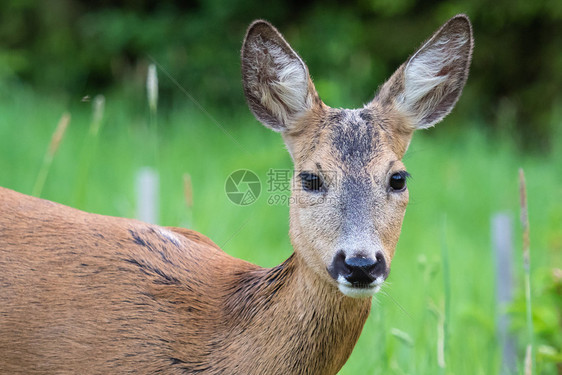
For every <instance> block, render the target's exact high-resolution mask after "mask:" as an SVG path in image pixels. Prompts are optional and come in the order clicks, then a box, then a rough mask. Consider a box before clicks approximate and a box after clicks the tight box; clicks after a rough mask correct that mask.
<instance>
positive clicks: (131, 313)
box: [0, 188, 370, 374]
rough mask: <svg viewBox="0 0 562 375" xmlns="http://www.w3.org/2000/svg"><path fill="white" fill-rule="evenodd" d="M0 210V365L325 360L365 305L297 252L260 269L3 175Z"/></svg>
mask: <svg viewBox="0 0 562 375" xmlns="http://www.w3.org/2000/svg"><path fill="white" fill-rule="evenodd" d="M0 210H1V212H2V217H1V219H0V238H1V239H2V245H1V246H0V252H1V253H0V254H1V255H0V267H1V269H2V273H1V274H0V285H1V289H2V303H1V304H0V317H1V319H0V333H2V335H1V336H0V370H1V371H2V372H3V373H17V372H25V373H33V372H34V371H35V372H49V373H55V372H56V373H76V371H78V370H79V372H80V373H85V372H89V371H92V372H96V373H123V372H125V371H133V372H135V373H156V372H157V371H162V370H165V371H168V372H169V373H179V374H184V373H198V372H202V373H208V374H219V373H224V374H236V373H239V374H253V373H255V374H262V373H263V374H265V373H271V370H269V371H268V369H275V371H274V372H276V371H277V370H278V371H279V373H301V372H299V370H298V367H299V366H302V365H303V364H306V365H307V366H306V368H307V369H309V370H310V369H316V370H317V371H314V372H316V373H335V371H337V369H339V367H341V366H342V365H343V363H344V362H345V359H347V356H349V354H350V352H351V348H352V347H353V344H354V342H355V341H354V340H357V338H358V336H359V333H360V331H361V328H362V326H363V322H364V320H365V319H366V318H367V314H368V311H369V307H370V303H369V302H368V300H357V299H350V298H347V297H345V296H343V295H337V294H335V293H332V292H331V291H328V290H324V291H323V290H322V289H323V288H322V287H321V286H316V285H314V284H315V281H314V279H312V278H311V277H310V276H309V275H308V276H307V275H306V272H305V273H303V272H302V270H303V267H299V265H298V262H299V260H298V259H297V258H296V257H295V256H293V257H291V258H290V259H289V260H287V261H286V262H285V263H283V264H281V265H280V266H278V267H275V268H273V269H263V268H259V267H257V266H254V265H252V264H249V263H247V262H244V261H242V260H239V259H236V258H233V257H230V256H229V255H227V254H226V253H224V252H222V251H221V250H220V249H218V247H217V246H216V245H215V244H213V243H212V242H211V241H210V240H209V239H207V238H206V237H204V236H202V235H200V234H198V233H195V232H192V231H189V230H185V229H177V228H161V227H158V226H154V225H149V224H144V223H142V222H138V221H135V220H127V219H121V218H114V217H107V216H101V215H94V214H89V213H85V212H81V211H78V210H75V209H72V208H69V207H65V206H62V205H59V204H55V203H52V202H48V201H44V200H41V199H37V198H32V197H28V196H25V195H22V194H19V193H16V192H13V191H10V190H7V189H3V188H0ZM14 234H17V235H14ZM15 258H17V261H16V260H15ZM209 265H212V266H209ZM304 270H306V268H304ZM295 283H301V287H294V286H293V284H295ZM324 289H327V288H324ZM326 301H330V303H326ZM349 315H351V316H349ZM323 318H324V319H323ZM350 318H351V319H350ZM272 322H279V323H282V325H284V326H285V327H284V328H282V327H280V326H279V325H278V324H276V325H273V324H272ZM280 330H281V331H282V330H287V332H291V331H296V332H298V334H297V333H295V334H294V335H279V332H280ZM350 331H354V332H355V334H354V335H349V332H350ZM332 332H333V333H339V335H332ZM317 335H326V336H327V337H325V338H324V339H323V340H320V341H318V340H317ZM350 336H351V337H350ZM6 338H10V341H7V340H6ZM268 348H269V349H268ZM342 349H344V350H342ZM318 350H321V351H322V353H323V354H322V355H321V356H317V355H314V354H313V353H316V352H317V351H318ZM28 366H29V367H28Z"/></svg>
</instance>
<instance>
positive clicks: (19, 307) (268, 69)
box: [0, 16, 472, 375]
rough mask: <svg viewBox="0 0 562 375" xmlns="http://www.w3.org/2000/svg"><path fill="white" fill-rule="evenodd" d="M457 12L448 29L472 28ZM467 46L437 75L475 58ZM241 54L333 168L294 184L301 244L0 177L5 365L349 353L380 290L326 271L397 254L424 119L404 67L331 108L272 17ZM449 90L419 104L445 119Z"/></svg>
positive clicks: (267, 110)
mask: <svg viewBox="0 0 562 375" xmlns="http://www.w3.org/2000/svg"><path fill="white" fill-rule="evenodd" d="M459 18H460V19H461V20H460V21H459V20H458V19H459ZM462 20H466V22H468V20H467V19H466V18H465V17H463V16H459V17H456V18H454V19H453V21H449V23H448V24H446V25H445V26H444V27H443V28H442V29H440V30H439V31H438V33H442V34H443V35H448V34H447V33H453V32H460V33H467V29H466V27H464V28H463V27H462V23H463V22H464V21H462ZM447 25H453V26H451V27H448V26H447ZM459 25H461V26H459ZM459 27H460V29H461V30H460V31H457V28H459ZM468 30H469V31H470V29H468ZM436 35H437V34H436ZM439 35H441V34H439ZM471 45H472V41H471V39H470V46H469V47H470V48H471ZM429 47H430V48H431V47H432V46H431V44H430V45H429ZM424 48H425V47H424ZM469 62H470V59H469V58H468V60H462V61H460V62H458V63H459V64H461V65H462V66H459V67H454V69H452V68H450V67H447V69H445V70H446V71H445V70H443V69H442V70H441V71H439V75H447V72H448V71H459V72H465V71H467V69H468V67H467V64H468V63H469ZM463 64H464V65H463ZM403 69H404V67H402V68H400V70H403ZM242 70H243V76H244V84H245V87H244V89H245V93H246V96H247V99H248V102H249V105H250V108H251V109H252V111H253V112H254V114H255V115H256V117H258V119H260V120H262V121H263V122H264V124H265V125H266V126H269V127H270V128H272V129H274V130H276V131H279V132H281V133H282V136H283V139H284V140H285V142H286V144H287V147H288V149H289V151H290V153H291V155H292V157H293V160H294V163H295V171H296V172H297V173H296V174H295V175H298V172H301V171H312V172H315V173H318V174H321V175H328V172H334V173H333V174H332V175H330V176H328V177H327V178H326V181H325V185H326V189H325V190H324V191H323V192H322V193H319V192H316V193H315V192H313V193H311V192H307V191H304V190H303V189H300V188H297V189H294V191H293V195H292V203H291V211H290V236H291V242H292V244H293V247H294V250H295V253H294V254H293V255H292V256H291V257H290V258H289V259H288V260H287V261H285V262H284V263H283V264H281V265H279V266H277V267H274V268H271V269H264V268H260V267H258V266H255V265H253V264H250V263H247V262H245V261H242V260H239V259H236V258H233V257H231V256H229V255H227V254H225V253H224V252H222V251H221V250H220V249H219V248H218V247H217V245H215V244H214V243H213V242H212V241H211V240H209V239H208V238H206V237H204V236H202V235H200V234H198V233H196V232H193V231H190V230H187V229H180V228H162V227H158V226H155V225H150V224H145V223H142V222H139V221H136V220H129V219H122V218H115V217H107V216H100V215H95V214H89V213H85V212H82V211H78V210H75V209H72V208H69V207H65V206H62V205H59V204H56V203H53V202H49V201H45V200H41V199H37V198H33V197H29V196H25V195H23V194H19V193H16V192H14V191H11V190H8V189H4V188H0V301H1V303H0V373H4V374H13V373H25V374H38V373H57V374H74V373H103V374H106V373H139V374H142V373H145V374H152V373H166V374H209V375H215V374H216V375H218V374H244V375H251V374H328V375H329V374H336V373H337V372H338V371H339V369H340V368H341V367H342V366H343V364H344V363H345V361H346V360H347V358H348V357H349V355H350V354H351V351H352V350H353V347H354V345H355V343H356V342H357V339H358V338H359V335H360V333H361V330H362V328H363V324H364V323H365V320H366V319H367V316H368V314H369V310H370V307H371V299H370V298H351V297H349V296H348V294H349V293H353V288H348V289H349V290H352V292H345V293H344V292H343V291H342V289H341V288H340V287H341V285H339V284H338V283H339V281H337V280H335V279H334V276H331V274H330V273H329V272H327V271H328V269H329V267H330V264H331V262H332V261H333V259H335V254H336V253H337V252H338V251H339V252H341V251H347V252H349V253H350V254H351V253H352V252H353V251H355V250H357V251H364V252H365V254H367V255H368V256H371V255H373V254H374V253H373V254H370V253H368V251H374V250H372V249H371V247H373V248H374V249H375V250H377V251H379V252H381V254H382V255H383V256H384V259H385V260H386V264H387V265H388V266H389V265H390V263H391V260H392V257H393V256H394V251H395V247H396V243H397V241H398V237H399V234H400V229H401V225H402V218H403V216H404V212H405V209H406V205H407V203H408V191H407V190H403V191H392V190H391V189H390V188H389V179H390V177H391V176H392V175H393V173H396V172H397V171H403V170H404V168H405V167H404V165H403V164H402V162H401V159H402V157H403V155H404V153H405V152H406V149H407V147H408V144H409V142H410V138H411V135H412V132H413V129H414V128H416V126H418V125H419V124H416V123H413V122H412V121H413V120H412V119H413V118H414V117H412V116H410V114H404V113H401V112H400V111H399V110H398V108H399V104H400V103H401V102H400V100H399V99H400V95H402V92H401V91H400V90H401V87H402V88H403V86H404V85H403V84H402V83H401V80H403V79H404V75H403V73H400V72H399V73H397V74H395V75H394V76H393V78H392V79H391V80H390V81H389V82H388V83H387V84H385V86H383V88H382V89H381V90H380V93H379V95H377V97H376V98H375V99H374V100H373V102H371V103H370V104H369V105H367V106H366V107H365V108H363V109H360V110H339V109H333V108H329V107H328V106H326V105H324V104H323V103H322V102H321V101H320V99H319V97H318V94H317V93H316V91H315V89H314V85H313V83H312V80H311V79H310V78H309V76H308V69H307V68H306V66H305V65H304V63H303V62H302V60H301V59H300V58H299V57H298V55H297V54H296V53H295V52H294V51H293V50H292V49H291V48H290V46H289V45H288V44H287V43H286V41H285V40H284V39H283V37H282V36H281V35H280V34H279V33H278V32H277V31H276V30H275V29H274V28H273V27H272V26H271V25H269V24H267V23H266V22H264V21H258V22H256V23H254V24H252V26H250V29H249V30H248V34H247V37H246V40H245V43H244V47H243V52H242ZM287 72H291V74H289V75H288V74H286V73H287ZM295 77H303V79H304V81H300V80H299V79H300V78H299V79H295ZM461 78H462V77H461ZM451 79H453V80H455V82H458V77H454V76H451ZM451 82H452V81H446V82H445V84H446V85H450V84H451ZM462 84H464V82H462ZM455 87H456V86H455ZM461 89H462V85H460V88H459V87H457V88H456V90H458V93H457V92H456V91H455V92H454V94H460V90H461ZM445 91H446V90H445V89H442V88H436V89H435V90H433V93H429V94H428V95H427V96H426V97H425V98H422V100H421V101H420V103H418V104H419V105H420V106H422V107H423V108H424V111H426V113H429V114H430V115H432V116H437V117H435V118H438V119H440V118H442V113H445V114H446V113H448V111H449V110H450V107H451V106H452V105H453V104H454V101H456V98H455V100H451V97H450V95H449V94H447V95H449V96H447V95H446V96H447V98H446V100H441V99H443V95H442V94H443V92H445ZM289 94H294V95H296V96H295V97H289V99H287V98H288V97H287V95H289ZM397 98H398V99H397ZM397 103H398V104H397ZM428 108H429V109H434V110H435V113H437V115H435V114H434V113H433V112H431V113H430V112H427V111H428ZM439 116H440V117H439ZM443 116H444V115H443ZM426 117H427V116H426ZM426 117H424V119H425V118H426ZM435 118H434V117H431V119H432V120H434V119H435ZM299 182H300V180H299V179H298V177H295V186H298V184H299ZM319 198H322V200H321V201H319ZM249 246H251V245H250V244H249ZM384 275H385V277H386V276H387V275H388V270H385V273H384ZM361 288H362V287H357V289H361ZM363 296H364V295H363Z"/></svg>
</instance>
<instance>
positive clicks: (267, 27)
mask: <svg viewBox="0 0 562 375" xmlns="http://www.w3.org/2000/svg"><path fill="white" fill-rule="evenodd" d="M242 80H243V84H244V94H245V95H246V100H247V101H248V105H249V107H250V109H251V110H252V112H253V113H254V115H255V116H256V118H257V119H258V120H259V121H261V122H262V123H263V124H264V125H265V126H267V127H269V128H271V129H273V130H275V131H278V132H281V131H288V130H291V127H292V125H293V124H294V123H295V121H296V120H297V119H298V118H299V117H300V116H302V115H303V114H305V113H306V112H308V111H309V110H310V109H312V106H313V105H314V103H315V101H316V100H317V94H316V91H315V89H314V85H313V84H312V81H311V80H310V76H309V74H308V69H307V67H306V65H305V64H304V62H303V61H302V60H301V58H300V57H299V56H298V55H297V53H296V52H295V51H293V49H292V48H291V47H290V46H289V44H288V43H287V42H286V41H285V39H283V36H281V34H280V33H279V32H278V31H277V30H276V29H275V28H274V27H273V26H272V25H271V24H269V23H268V22H266V21H261V20H260V21H254V22H253V23H252V24H251V25H250V27H249V28H248V31H247V33H246V38H245V39H244V44H243V46H242Z"/></svg>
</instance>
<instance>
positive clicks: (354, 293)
mask: <svg viewBox="0 0 562 375" xmlns="http://www.w3.org/2000/svg"><path fill="white" fill-rule="evenodd" d="M385 280H386V277H385V276H384V275H381V276H379V277H377V278H376V279H375V280H373V282H371V283H351V282H349V281H347V280H346V279H345V277H343V276H341V275H340V276H339V277H338V278H337V279H336V282H337V285H338V289H339V290H340V292H342V293H343V294H344V295H346V296H348V297H352V298H369V297H372V296H373V295H375V294H376V293H378V292H379V291H380V290H381V286H382V284H383V283H384V281H385Z"/></svg>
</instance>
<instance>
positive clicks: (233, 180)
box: [224, 169, 261, 206]
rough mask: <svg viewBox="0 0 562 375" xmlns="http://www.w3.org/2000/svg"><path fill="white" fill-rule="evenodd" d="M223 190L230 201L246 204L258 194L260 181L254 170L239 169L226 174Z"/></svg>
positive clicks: (256, 197) (240, 204)
mask: <svg viewBox="0 0 562 375" xmlns="http://www.w3.org/2000/svg"><path fill="white" fill-rule="evenodd" d="M224 190H225V192H226V196H227V197H228V199H230V201H231V202H232V203H234V204H237V205H239V206H248V205H250V204H252V203H254V202H255V201H256V200H257V199H258V197H259V196H260V193H261V181H260V179H259V178H258V176H257V175H256V174H255V173H254V172H252V171H250V170H247V169H240V170H238V171H236V172H232V173H231V174H230V176H228V178H227V179H226V183H225V185H224Z"/></svg>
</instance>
